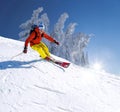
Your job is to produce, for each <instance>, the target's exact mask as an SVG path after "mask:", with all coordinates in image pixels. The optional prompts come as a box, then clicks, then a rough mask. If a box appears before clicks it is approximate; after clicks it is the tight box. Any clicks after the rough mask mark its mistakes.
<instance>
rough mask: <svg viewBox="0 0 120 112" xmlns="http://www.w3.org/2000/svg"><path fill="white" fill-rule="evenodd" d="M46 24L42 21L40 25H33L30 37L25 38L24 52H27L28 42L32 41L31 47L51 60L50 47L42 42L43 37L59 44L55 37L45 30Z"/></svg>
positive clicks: (41, 55)
mask: <svg viewBox="0 0 120 112" xmlns="http://www.w3.org/2000/svg"><path fill="white" fill-rule="evenodd" d="M44 28H45V26H44V24H42V23H40V25H39V26H38V25H33V26H32V30H31V33H30V35H29V36H28V38H27V39H26V40H25V44H24V50H23V53H27V48H28V44H29V43H30V47H31V48H32V49H33V50H35V51H37V52H38V53H39V55H40V57H41V58H42V59H46V60H48V61H52V60H51V56H50V52H49V49H48V47H47V46H46V45H45V44H44V43H43V42H42V38H43V37H44V38H46V39H47V40H49V41H50V42H53V43H55V44H57V45H59V42H57V41H56V40H55V39H54V38H52V37H51V36H49V35H48V34H47V33H45V32H44Z"/></svg>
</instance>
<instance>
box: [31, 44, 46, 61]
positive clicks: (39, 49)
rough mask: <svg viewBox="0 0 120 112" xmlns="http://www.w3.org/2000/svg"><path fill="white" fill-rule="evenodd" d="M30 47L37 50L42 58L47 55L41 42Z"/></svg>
mask: <svg viewBox="0 0 120 112" xmlns="http://www.w3.org/2000/svg"><path fill="white" fill-rule="evenodd" d="M31 48H32V49H33V50H35V51H37V52H38V53H39V55H40V57H41V58H43V59H44V58H46V57H47V56H48V55H46V53H45V52H44V50H43V48H42V45H41V43H40V44H36V45H33V46H32V47H31Z"/></svg>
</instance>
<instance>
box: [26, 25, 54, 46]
mask: <svg viewBox="0 0 120 112" xmlns="http://www.w3.org/2000/svg"><path fill="white" fill-rule="evenodd" d="M43 37H44V38H46V39H48V40H49V41H51V42H54V41H55V40H54V39H53V38H52V37H51V36H49V35H48V34H46V33H45V32H44V31H42V30H39V28H38V27H37V28H35V31H33V32H32V33H31V34H30V35H29V36H28V38H27V39H26V41H25V46H26V47H27V46H28V43H30V46H33V45H35V44H39V43H40V41H41V40H42V38H43Z"/></svg>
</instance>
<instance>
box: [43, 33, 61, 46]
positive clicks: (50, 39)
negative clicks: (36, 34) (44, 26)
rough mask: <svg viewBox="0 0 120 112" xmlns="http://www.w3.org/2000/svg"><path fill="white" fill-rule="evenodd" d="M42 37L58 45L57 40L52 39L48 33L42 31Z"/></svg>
mask: <svg viewBox="0 0 120 112" xmlns="http://www.w3.org/2000/svg"><path fill="white" fill-rule="evenodd" d="M43 37H45V38H46V39H48V40H49V41H51V42H54V43H56V44H57V45H59V42H57V41H56V40H55V39H53V38H52V37H51V36H49V35H48V34H46V33H43Z"/></svg>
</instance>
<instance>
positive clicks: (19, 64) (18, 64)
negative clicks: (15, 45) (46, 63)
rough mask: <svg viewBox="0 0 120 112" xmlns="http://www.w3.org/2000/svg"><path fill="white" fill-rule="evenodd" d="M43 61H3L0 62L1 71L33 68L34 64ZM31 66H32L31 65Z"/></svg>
mask: <svg viewBox="0 0 120 112" xmlns="http://www.w3.org/2000/svg"><path fill="white" fill-rule="evenodd" d="M38 61H42V60H40V59H39V60H32V61H15V60H13V61H3V62H0V70H4V69H10V68H31V67H32V66H31V65H32V64H33V63H34V62H38ZM30 64H31V65H30Z"/></svg>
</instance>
